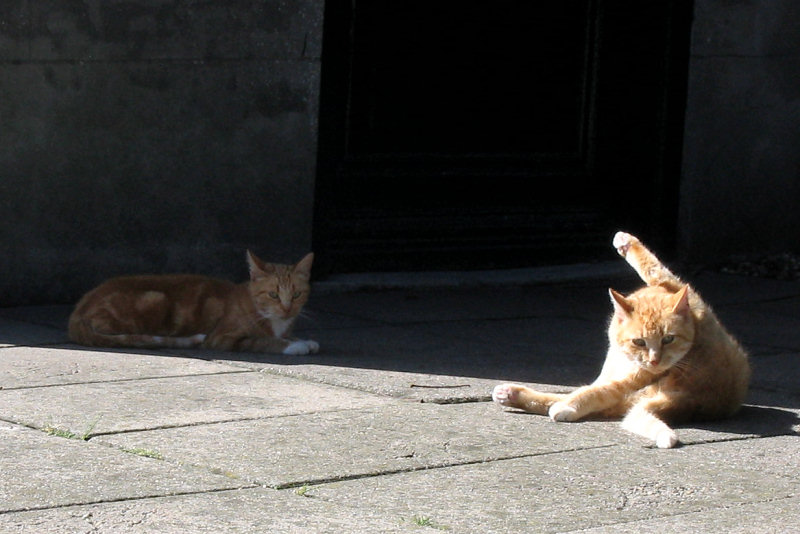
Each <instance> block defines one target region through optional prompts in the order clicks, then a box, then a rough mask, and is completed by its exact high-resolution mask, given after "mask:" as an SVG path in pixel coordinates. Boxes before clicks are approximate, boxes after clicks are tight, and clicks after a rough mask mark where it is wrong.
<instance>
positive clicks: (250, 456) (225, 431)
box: [95, 402, 635, 487]
mask: <svg viewBox="0 0 800 534" xmlns="http://www.w3.org/2000/svg"><path fill="white" fill-rule="evenodd" d="M223 436H224V438H223ZM95 439H97V440H99V441H101V442H103V443H107V444H110V445H115V446H118V447H124V448H144V449H152V450H157V451H158V452H159V453H160V454H162V455H163V456H164V457H165V458H167V459H168V460H171V461H176V462H188V463H192V464H195V465H201V466H205V467H207V468H209V469H214V470H221V471H224V472H231V473H233V474H235V475H236V476H237V477H240V478H242V479H246V480H251V481H254V482H257V483H259V484H265V485H268V486H271V487H286V486H294V485H302V484H306V483H309V482H311V481H322V480H336V479H342V478H350V477H361V476H369V475H377V474H381V473H385V472H397V471H404V470H417V469H428V468H433V467H437V466H442V465H451V464H459V463H473V462H486V461H491V460H494V459H497V458H507V457H516V456H524V455H537V454H548V453H552V452H554V451H564V450H572V449H581V448H591V447H606V446H610V445H613V444H615V443H619V442H620V441H623V442H627V440H628V438H627V436H626V435H625V433H624V432H623V431H622V430H620V429H618V428H617V427H616V425H615V424H614V423H602V422H592V423H584V424H580V425H566V424H556V423H552V422H551V421H549V419H547V418H545V417H537V416H531V415H526V414H525V415H523V414H508V413H504V412H503V411H502V410H501V409H500V408H499V407H498V406H496V405H492V404H491V403H470V404H457V405H445V406H443V405H435V404H425V403H405V402H403V403H393V404H389V405H385V406H376V407H368V408H363V409H354V410H345V411H336V412H325V413H316V414H308V415H301V416H296V417H280V418H271V419H260V420H257V421H246V422H232V423H225V424H219V425H204V426H192V427H183V428H171V429H163V430H155V431H145V432H135V433H124V434H114V435H108V436H98V437H97V438H95ZM634 447H635V445H634Z"/></svg>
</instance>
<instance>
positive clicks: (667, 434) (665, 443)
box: [656, 430, 678, 449]
mask: <svg viewBox="0 0 800 534" xmlns="http://www.w3.org/2000/svg"><path fill="white" fill-rule="evenodd" d="M677 444H678V435H677V434H676V433H675V432H674V431H673V430H662V431H661V432H659V433H658V436H657V437H656V447H658V448H659V449H671V448H672V447H674V446H675V445H677Z"/></svg>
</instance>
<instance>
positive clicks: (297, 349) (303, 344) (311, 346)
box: [283, 339, 319, 356]
mask: <svg viewBox="0 0 800 534" xmlns="http://www.w3.org/2000/svg"><path fill="white" fill-rule="evenodd" d="M317 351H319V343H317V342H316V341H312V340H310V339H298V340H297V341H292V342H291V343H289V345H288V346H287V347H286V348H285V349H283V353H284V354H289V355H292V356H303V355H305V354H311V353H314V352H317Z"/></svg>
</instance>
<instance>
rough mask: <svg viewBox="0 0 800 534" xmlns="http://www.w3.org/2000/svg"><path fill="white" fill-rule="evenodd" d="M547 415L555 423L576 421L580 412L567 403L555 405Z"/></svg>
mask: <svg viewBox="0 0 800 534" xmlns="http://www.w3.org/2000/svg"><path fill="white" fill-rule="evenodd" d="M547 414H548V415H549V416H550V419H552V420H553V421H575V420H576V419H578V411H577V410H576V409H575V408H573V407H572V406H570V405H569V404H567V403H566V402H557V403H555V404H553V405H552V406H550V410H548V412H547Z"/></svg>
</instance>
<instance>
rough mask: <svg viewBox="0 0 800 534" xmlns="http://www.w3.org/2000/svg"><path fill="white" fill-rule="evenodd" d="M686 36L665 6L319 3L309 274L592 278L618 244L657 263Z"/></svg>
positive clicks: (666, 221) (670, 226)
mask: <svg viewBox="0 0 800 534" xmlns="http://www.w3.org/2000/svg"><path fill="white" fill-rule="evenodd" d="M690 19H691V2H686V1H677V0H675V1H653V2H641V1H637V2H634V1H602V0H583V1H580V0H572V1H563V0H562V1H557V2H544V1H535V2H534V1H531V0H496V1H494V2H476V1H464V0H459V1H455V0H435V1H433V0H404V1H402V2H398V1H379V0H374V1H366V0H327V1H326V12H325V37H324V47H323V58H322V69H323V70H322V97H321V111H320V139H319V161H318V173H317V189H316V212H315V224H314V241H315V243H314V247H315V251H317V253H318V256H319V260H318V262H319V266H320V267H321V269H322V271H323V272H347V271H377V270H409V269H411V270H424V269H454V268H503V267H519V266H529V265H537V264H545V263H566V262H574V261H592V260H593V259H598V258H600V259H604V258H609V257H610V255H609V251H610V247H609V240H610V237H611V235H612V233H613V231H614V230H615V229H617V228H626V229H629V230H630V231H636V232H640V233H643V234H645V235H646V236H647V238H648V240H649V241H650V242H655V243H654V244H656V243H657V244H658V245H659V246H660V247H662V248H663V247H668V246H669V245H670V244H671V241H672V237H673V235H674V221H675V212H676V199H677V185H678V172H679V166H680V143H681V132H682V115H683V105H684V97H685V86H686V70H687V64H688V41H689V26H690ZM659 241H660V242H659Z"/></svg>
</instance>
